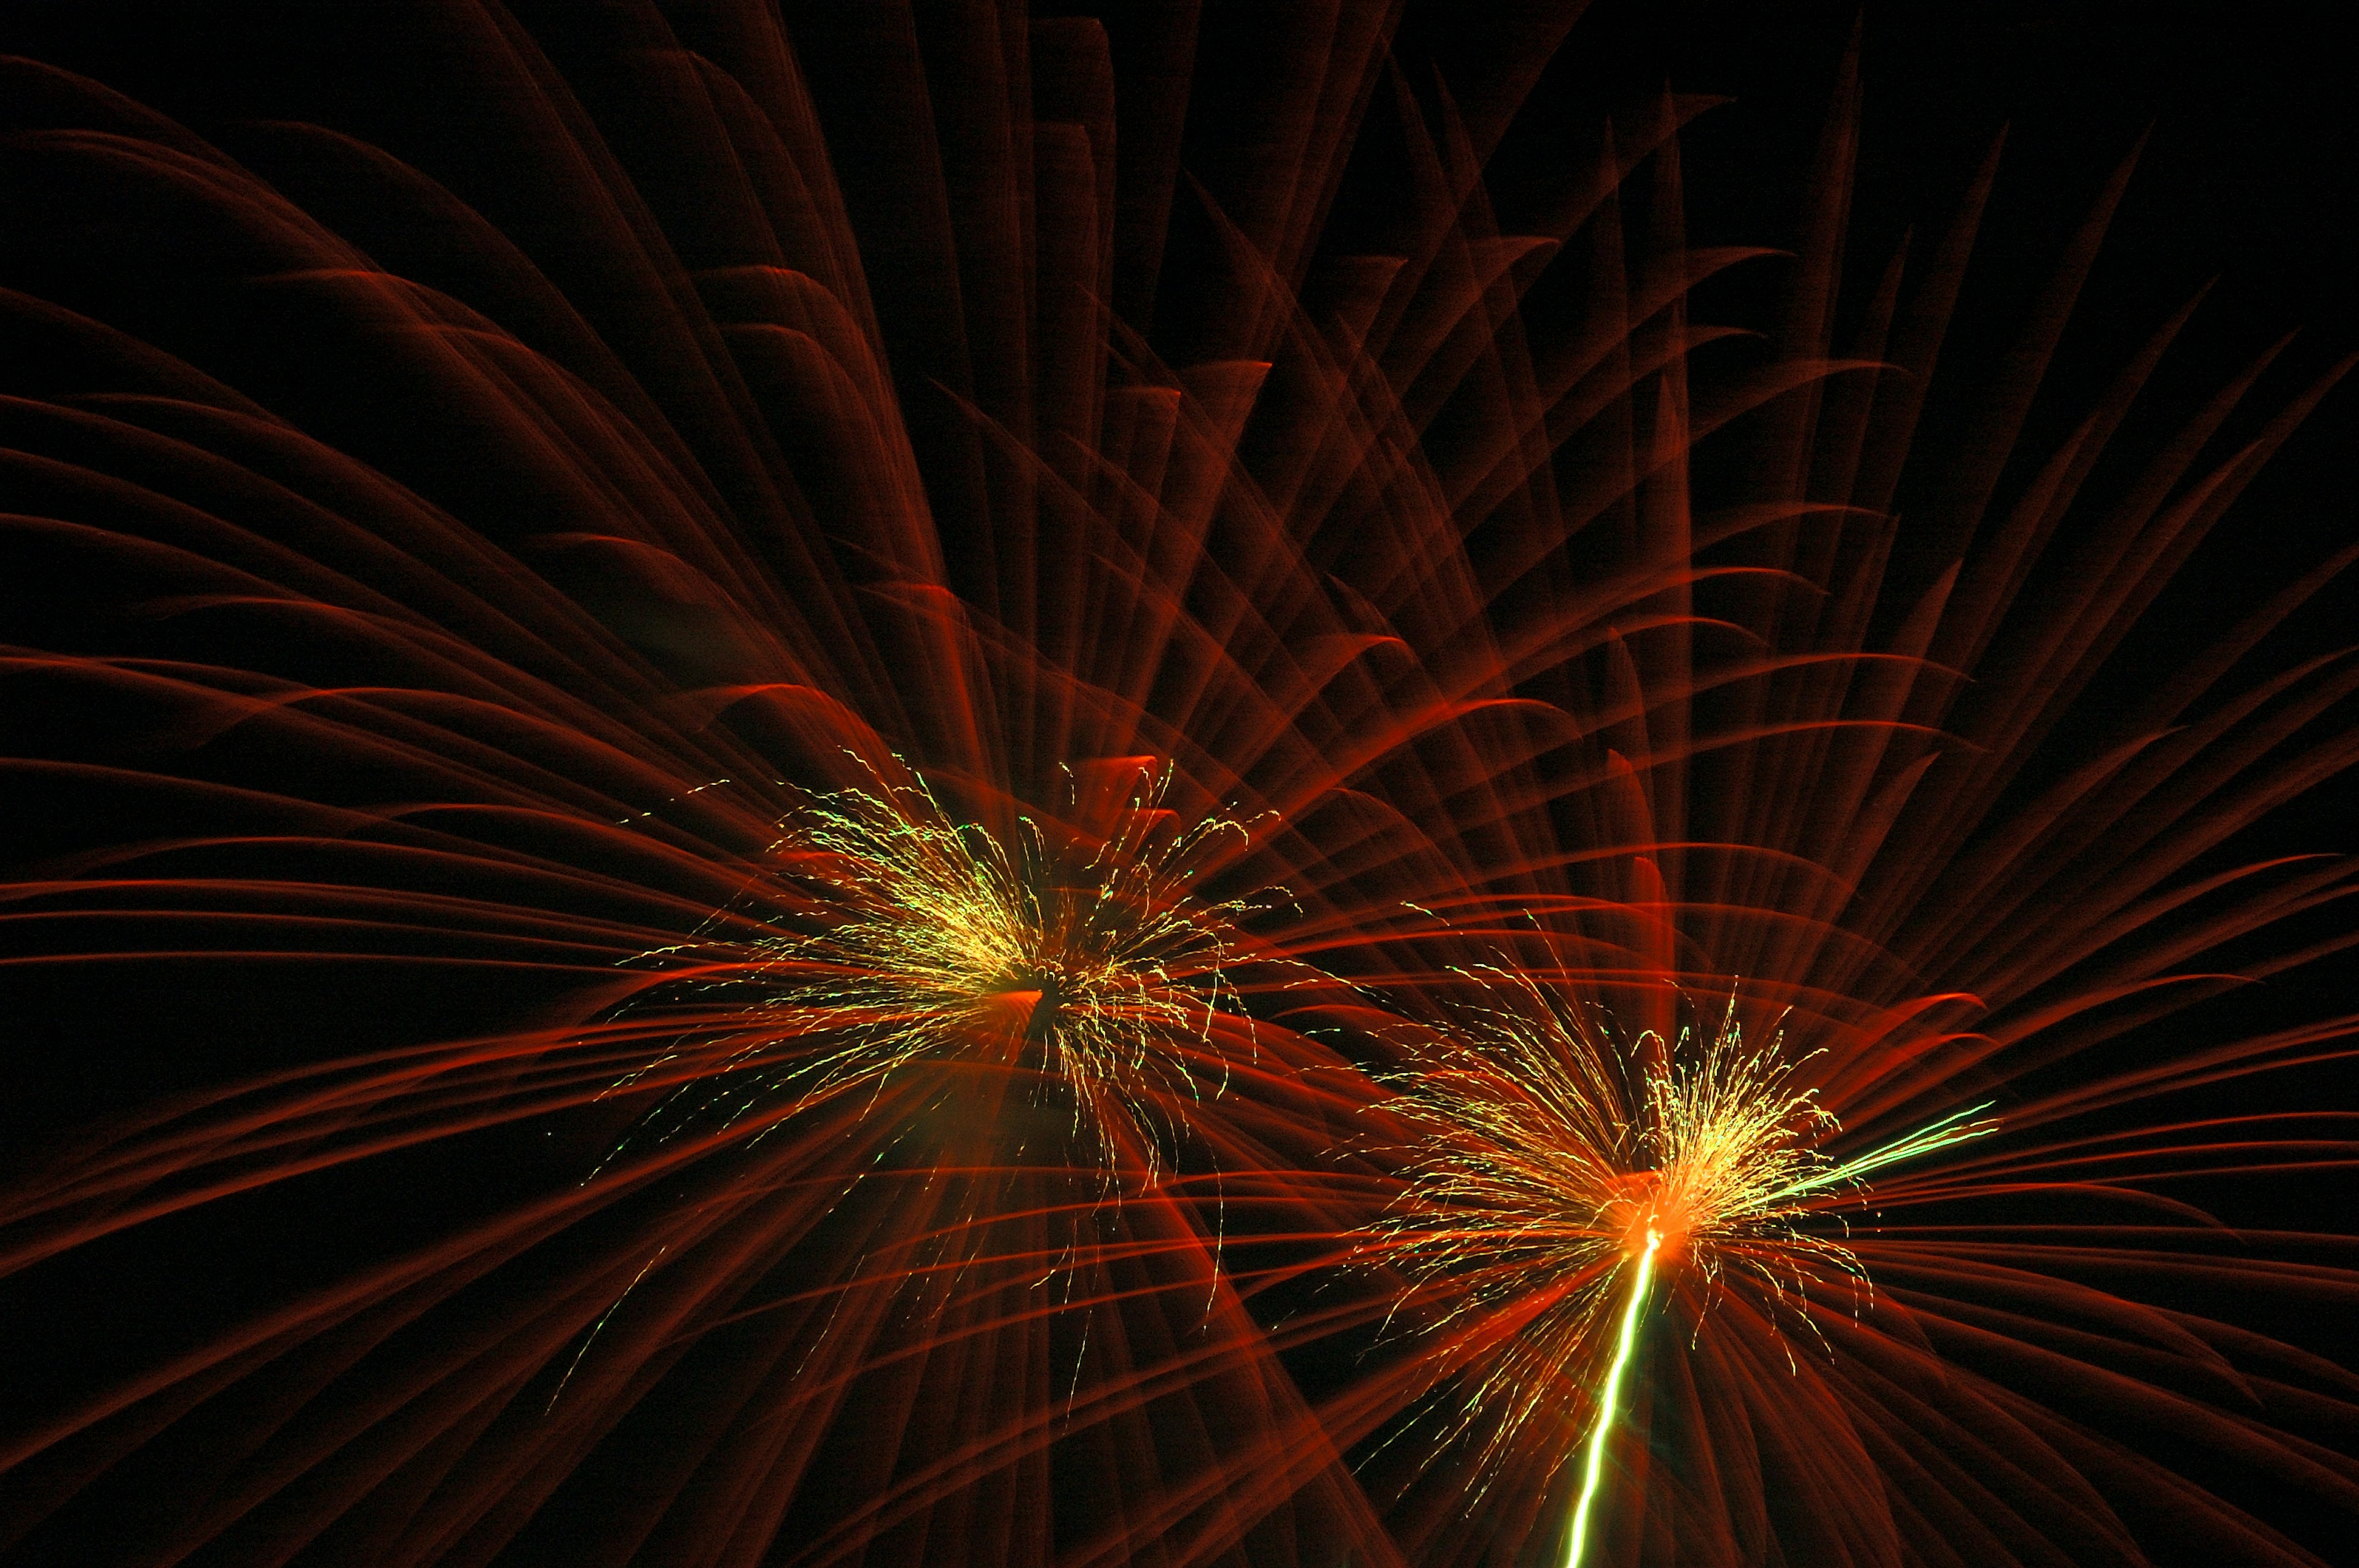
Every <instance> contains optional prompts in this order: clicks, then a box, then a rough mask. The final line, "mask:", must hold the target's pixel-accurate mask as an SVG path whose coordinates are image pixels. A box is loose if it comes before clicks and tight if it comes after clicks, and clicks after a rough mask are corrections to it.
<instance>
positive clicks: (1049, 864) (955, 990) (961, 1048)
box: [634, 760, 1269, 1179]
mask: <svg viewBox="0 0 2359 1568" xmlns="http://www.w3.org/2000/svg"><path fill="white" fill-rule="evenodd" d="M1093 773H1094V774H1095V775H1097V776H1098V777H1099V782H1100V784H1101V787H1100V788H1098V789H1097V790H1096V791H1095V792H1094V795H1093V799H1092V800H1090V801H1089V802H1087V803H1086V805H1087V806H1089V809H1086V810H1084V809H1081V807H1082V806H1084V804H1085V803H1084V802H1082V800H1081V799H1080V797H1079V792H1078V791H1077V792H1075V795H1076V798H1075V799H1074V801H1073V802H1071V806H1072V807H1074V809H1071V810H1069V811H1068V812H1067V813H1066V814H1065V816H1063V817H1062V818H1053V819H1051V818H1044V817H1042V816H1039V815H1038V814H1035V813H1030V812H1025V811H1020V810H1016V809H1014V808H1012V807H1010V808H1009V809H1007V810H1006V811H1005V812H1003V813H1002V815H1004V816H1009V817H1010V818H1011V819H1012V822H1013V829H1012V832H1011V833H1010V834H1009V835H1008V836H1007V837H1006V838H1002V837H1001V836H999V835H998V834H996V833H995V832H994V831H993V830H992V829H991V828H990V827H986V826H984V824H983V823H981V822H977V821H973V820H962V819H961V818H960V817H958V816H954V815H953V814H952V813H951V810H950V809H949V808H948V807H947V806H944V804H943V802H942V800H941V798H940V795H939V793H938V792H937V790H936V789H935V788H934V787H933V786H932V785H931V784H929V783H928V782H927V781H926V780H925V779H923V778H922V777H919V776H918V775H916V774H913V773H906V772H905V773H903V775H902V777H901V778H900V779H899V780H898V781H897V782H895V783H892V784H886V783H885V782H883V781H881V780H879V781H877V782H876V783H875V785H874V787H848V788H845V789H843V790H838V791H832V792H829V793H826V794H823V795H819V796H817V797H816V798H814V799H813V800H812V801H811V802H810V804H809V805H807V806H803V807H802V808H800V809H799V810H797V811H796V812H794V813H792V814H791V815H790V816H788V819H787V821H786V823H785V824H784V825H783V827H784V832H783V836H782V837H781V838H779V839H778V841H777V843H776V844H775V845H773V846H772V847H771V848H770V849H769V850H768V852H767V854H766V856H765V860H766V862H767V863H768V865H769V867H770V868H771V873H772V874H770V875H768V876H766V877H765V878H764V882H765V886H766V892H765V894H764V897H763V900H762V903H763V904H764V906H766V908H768V909H770V910H772V911H774V912H775V911H777V910H779V909H786V910H790V911H792V912H793V913H791V914H771V915H769V916H767V917H766V922H764V921H757V922H756V925H754V926H753V927H751V928H750V929H749V928H745V927H744V923H742V922H734V923H731V924H732V925H735V926H738V927H739V929H738V930H736V932H735V934H734V939H733V941H731V942H730V943H728V944H725V945H720V946H711V947H699V946H693V945H691V946H686V947H674V948H669V949H666V950H664V951H662V952H658V953H654V954H650V955H648V959H649V961H650V962H652V963H654V964H656V965H658V966H659V967H669V966H685V967H686V969H687V972H688V973H689V974H690V976H691V977H692V979H691V980H690V982H688V984H687V985H686V986H685V987H684V988H683V989H687V990H689V991H690V992H691V993H692V995H693V997H694V1000H693V1002H692V1003H691V1004H690V1007H689V1009H688V1010H687V1011H690V1012H692V1013H693V1014H694V1015H696V1016H698V1017H701V1018H703V1019H706V1020H712V1019H714V1018H715V1016H716V1013H717V1015H718V1018H719V1021H720V1022H719V1025H718V1027H714V1028H713V1029H712V1035H711V1037H710V1038H707V1039H700V1040H699V1041H698V1042H697V1043H696V1044H694V1046H693V1047H692V1048H691V1049H692V1054H694V1055H695V1056H697V1057H698V1058H700V1059H701V1063H702V1064H703V1065H702V1066H701V1069H700V1072H699V1081H700V1082H707V1081H715V1080H726V1081H729V1082H730V1083H731V1086H732V1087H731V1088H730V1091H729V1098H730V1099H731V1101H732V1102H733V1103H734V1105H735V1106H736V1107H737V1108H738V1110H739V1111H740V1112H741V1113H742V1112H747V1111H752V1110H754V1109H756V1108H759V1107H760V1106H763V1105H766V1104H770V1105H775V1104H777V1103H779V1102H780V1100H781V1098H782V1097H783V1098H785V1099H787V1100H790V1101H793V1100H801V1099H805V1098H810V1097H814V1096H819V1097H825V1096H833V1095H838V1094H843V1093H845V1092H847V1091H851V1090H854V1089H860V1088H865V1089H866V1090H868V1091H869V1092H871V1093H875V1092H876V1091H877V1090H879V1089H881V1088H882V1087H884V1086H885V1084H886V1080H888V1079H890V1078H892V1077H893V1076H896V1075H898V1074H906V1073H908V1072H910V1071H912V1070H916V1071H919V1072H921V1073H922V1072H924V1071H926V1070H928V1069H936V1070H937V1073H936V1081H956V1079H957V1076H958V1075H957V1074H956V1072H955V1071H948V1070H951V1069H955V1068H957V1067H958V1066H960V1065H966V1066H968V1067H972V1068H983V1069H986V1070H987V1071H988V1073H989V1075H990V1076H992V1077H994V1079H995V1081H1006V1079H1007V1078H1009V1077H1010V1076H1022V1077H1024V1078H1026V1079H1027V1080H1029V1081H1032V1082H1034V1083H1035V1084H1040V1083H1045V1082H1050V1081H1053V1082H1054V1083H1056V1084H1058V1085H1060V1086H1061V1090H1062V1093H1063V1094H1064V1095H1065V1096H1066V1097H1068V1098H1070V1102H1071V1110H1072V1118H1073V1129H1072V1130H1073V1131H1075V1132H1076V1133H1077V1134H1086V1135H1087V1137H1088V1140H1089V1141H1091V1142H1093V1144H1094V1145H1095V1146H1096V1147H1097V1149H1098V1151H1099V1154H1100V1157H1101V1159H1102V1160H1103V1161H1104V1162H1106V1164H1107V1166H1108V1168H1109V1171H1110V1172H1111V1170H1112V1169H1113V1168H1114V1166H1116V1165H1134V1166H1136V1167H1137V1168H1138V1169H1140V1170H1141V1171H1142V1172H1143V1173H1144V1174H1145V1175H1146V1176H1147V1178H1148V1179H1152V1176H1153V1173H1154V1171H1155V1169H1156V1167H1157V1165H1158V1162H1159V1158H1160V1155H1161V1152H1162V1151H1163V1149H1164V1148H1165V1147H1166V1146H1168V1145H1169V1143H1170V1142H1172V1141H1176V1140H1178V1139H1180V1138H1181V1137H1184V1135H1185V1126H1184V1113H1183V1112H1181V1111H1180V1110H1179V1109H1177V1108H1178V1107H1182V1106H1184V1105H1186V1104H1187V1103H1189V1102H1190V1101H1195V1100H1201V1099H1202V1098H1205V1097H1207V1096H1212V1095H1217V1094H1218V1093H1220V1092H1221V1090H1222V1089H1223V1087H1225V1086H1226V1084H1227V1083H1228V1081H1229V1079H1230V1077H1231V1076H1232V1075H1233V1073H1234V1069H1235V1067H1236V1066H1237V1065H1239V1064H1240V1062H1246V1063H1249V1062H1250V1061H1251V1059H1252V1055H1253V1053H1254V1049H1255V1025H1254V1022H1253V1020H1252V1018H1251V1017H1250V1015H1249V1014H1247V1013H1246V1011H1245V1009H1244V1005H1243V997H1242V995H1241V993H1240V991H1239V989H1238V984H1239V980H1238V973H1237V972H1238V971H1239V970H1240V969H1241V968H1245V967H1246V966H1248V965H1249V964H1251V963H1252V962H1253V961H1254V960H1255V959H1256V958H1257V957H1260V958H1264V959H1266V957H1267V955H1266V951H1265V949H1264V947H1263V946H1262V945H1260V944H1257V943H1256V942H1255V941H1254V940H1253V939H1252V938H1250V937H1248V936H1247V935H1245V931H1244V928H1243V925H1242V923H1243V922H1245V921H1246V920H1248V919H1250V918H1251V917H1252V916H1253V915H1255V914H1256V913H1258V912H1259V911H1261V910H1262V909H1263V908H1265V907H1266V905H1267V903H1269V896H1258V897H1244V898H1233V899H1226V900H1221V901H1216V902H1209V903H1208V902H1206V901H1204V900H1202V899H1201V898H1199V897H1198V896H1197V894H1196V892H1195V890H1196V888H1197V887H1198V886H1200V885H1201V883H1202V882H1203V881H1204V880H1205V879H1206V878H1207V876H1208V875H1211V874H1213V873H1216V872H1217V871H1218V869H1219V867H1220V864H1221V861H1222V860H1223V856H1224V855H1226V856H1234V854H1235V853H1236V852H1237V850H1238V849H1240V848H1241V847H1242V846H1244V845H1245V844H1247V843H1248V842H1249V841H1250V840H1249V836H1248V835H1247V833H1246V830H1245V827H1244V826H1243V825H1242V824H1239V823H1237V822H1234V821H1233V820H1230V819H1227V818H1223V817H1218V816H1213V817H1208V818H1203V819H1200V820H1198V821H1196V822H1194V823H1193V824H1188V823H1185V822H1183V821H1182V820H1181V818H1180V815H1179V814H1178V813H1177V812H1176V811H1174V810H1173V809H1171V807H1170V806H1169V805H1168V804H1167V796H1168V795H1169V778H1168V775H1166V774H1164V773H1162V772H1161V771H1160V770H1159V769H1158V768H1157V767H1156V766H1155V765H1154V764H1153V763H1152V762H1147V761H1146V760H1135V761H1133V762H1130V763H1128V764H1127V765H1126V766H1125V768H1123V769H1121V770H1120V775H1121V777H1124V778H1127V780H1128V781H1129V783H1128V786H1127V787H1121V786H1120V780H1119V779H1118V778H1115V777H1114V773H1115V770H1112V769H1105V768H1101V769H1098V770H1094V771H1093ZM1109 780H1112V781H1113V782H1112V784H1111V785H1109V784H1108V781H1109ZM765 923H766V924H767V925H769V927H770V934H767V935H764V934H760V933H761V932H762V930H763V925H764V924H765ZM747 998H750V999H751V1000H743V999H747ZM640 1005H642V1006H647V1005H656V1003H655V1000H654V999H649V1000H648V1001H647V1002H643V1003H642V1004H640ZM671 1059H672V1058H671V1057H669V1056H668V1057H667V1058H665V1059H664V1060H661V1061H658V1062H657V1063H655V1064H652V1065H651V1066H650V1067H649V1068H648V1072H649V1073H653V1074H658V1075H660V1074H661V1073H663V1071H664V1070H665V1068H666V1066H667V1065H669V1061H670V1060H671ZM945 1073H946V1075H947V1076H945ZM634 1081H636V1078H635V1080H634Z"/></svg>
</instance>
